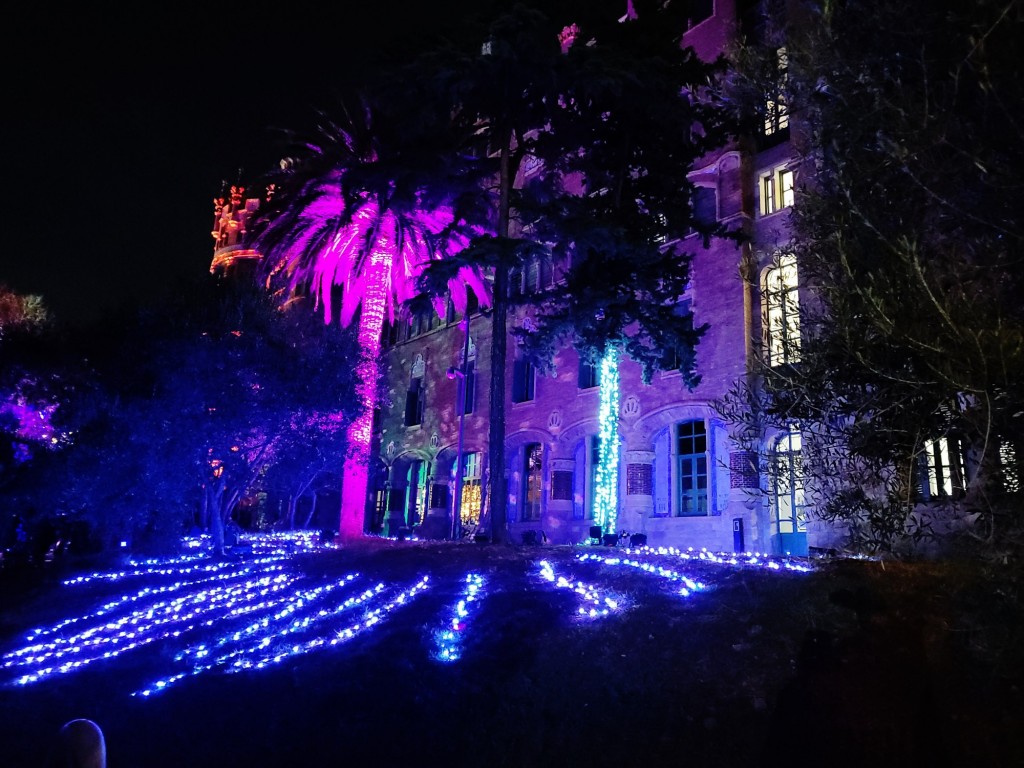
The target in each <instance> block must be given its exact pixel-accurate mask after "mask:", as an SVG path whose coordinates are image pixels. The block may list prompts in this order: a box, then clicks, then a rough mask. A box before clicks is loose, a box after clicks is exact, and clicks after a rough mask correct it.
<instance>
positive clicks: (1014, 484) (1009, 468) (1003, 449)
mask: <svg viewBox="0 0 1024 768" xmlns="http://www.w3.org/2000/svg"><path fill="white" fill-rule="evenodd" d="M999 466H1000V468H1001V469H1002V472H1003V490H1004V491H1006V492H1007V493H1020V464H1019V463H1018V460H1017V447H1016V446H1015V445H1014V444H1013V443H1011V442H1009V441H1008V440H1003V441H1001V442H1000V443H999Z"/></svg>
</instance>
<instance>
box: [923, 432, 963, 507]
mask: <svg viewBox="0 0 1024 768" xmlns="http://www.w3.org/2000/svg"><path fill="white" fill-rule="evenodd" d="M924 464H925V474H926V482H925V483H924V489H925V490H926V492H927V498H928V499H949V498H952V497H953V496H954V495H955V494H956V495H958V494H960V493H961V492H962V491H963V489H964V477H965V475H964V458H963V452H962V450H961V448H960V441H959V440H957V439H956V438H947V437H940V438H938V439H936V440H925V441H924Z"/></svg>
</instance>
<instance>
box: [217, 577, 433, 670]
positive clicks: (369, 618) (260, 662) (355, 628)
mask: <svg viewBox="0 0 1024 768" xmlns="http://www.w3.org/2000/svg"><path fill="white" fill-rule="evenodd" d="M429 580H430V577H429V576H424V577H423V578H422V579H420V580H419V581H418V582H416V583H415V584H414V585H413V586H411V587H409V588H408V589H406V590H403V591H402V592H400V593H399V594H398V595H396V596H395V597H393V598H392V599H391V600H389V601H388V602H386V603H385V604H384V605H381V606H379V607H377V608H374V609H373V610H370V611H367V612H366V613H365V614H364V615H363V619H362V620H361V621H357V622H356V623H355V624H350V625H349V626H347V627H345V628H344V629H340V630H335V631H334V632H333V633H332V634H331V635H321V636H319V637H314V638H313V639H311V640H307V641H306V642H304V643H298V644H295V645H291V646H288V647H286V648H283V649H281V650H279V651H277V652H276V653H268V654H265V655H263V656H261V657H259V658H258V659H249V658H239V659H236V660H235V661H233V662H232V664H231V668H230V670H231V671H240V670H243V669H264V668H265V667H268V666H270V665H272V664H277V663H279V662H281V661H284V660H285V659H287V658H291V657H292V656H298V655H301V654H303V653H309V652H310V651H314V650H317V649H319V648H330V647H332V646H335V645H338V644H340V643H344V642H346V641H348V640H351V639H352V638H353V637H355V636H356V635H359V634H361V633H363V632H365V631H366V630H368V629H370V628H371V627H374V626H376V625H377V624H379V623H380V622H381V621H382V620H383V619H384V618H386V617H387V615H388V614H390V613H391V612H392V611H393V610H395V609H396V608H400V607H401V606H403V605H408V603H409V602H410V601H411V600H412V599H413V598H414V597H416V596H418V595H419V593H420V592H422V591H423V590H425V589H426V588H427V587H428V586H429ZM260 646H261V647H260V648H258V649H256V650H262V649H263V648H268V647H269V646H270V643H268V642H266V641H264V642H262V643H261V644H260ZM248 655H252V654H246V656H248Z"/></svg>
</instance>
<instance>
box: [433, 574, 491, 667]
mask: <svg viewBox="0 0 1024 768" xmlns="http://www.w3.org/2000/svg"><path fill="white" fill-rule="evenodd" d="M483 587H484V579H483V577H482V576H481V575H480V574H478V573H468V574H466V578H465V581H464V587H463V589H462V593H461V595H460V597H459V600H458V602H457V603H455V605H454V606H452V608H451V610H450V612H449V613H450V616H451V618H450V619H449V620H448V622H447V623H446V624H445V625H444V626H443V627H442V628H441V629H439V630H437V631H435V632H434V643H435V645H436V646H437V650H436V651H435V653H434V659H436V660H437V661H443V662H452V661H458V660H459V659H460V658H461V657H462V637H463V631H464V630H465V629H466V624H467V622H468V621H469V613H470V608H471V606H472V604H473V603H475V602H477V600H479V598H480V597H481V595H480V592H481V590H482V589H483Z"/></svg>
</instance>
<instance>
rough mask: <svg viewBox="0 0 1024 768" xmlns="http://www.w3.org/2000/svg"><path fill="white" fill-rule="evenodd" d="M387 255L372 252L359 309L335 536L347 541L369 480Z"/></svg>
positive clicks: (359, 524) (359, 522)
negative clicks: (355, 401)
mask: <svg viewBox="0 0 1024 768" xmlns="http://www.w3.org/2000/svg"><path fill="white" fill-rule="evenodd" d="M391 258H392V255H391V254H390V253H385V252H384V251H381V250H375V251H374V252H373V253H372V254H371V256H370V260H371V262H373V264H372V266H371V268H370V269H371V270H372V272H371V274H369V275H368V276H367V281H366V295H365V296H364V297H363V300H362V306H361V308H360V310H359V335H358V338H359V347H360V350H361V354H360V358H361V359H360V361H359V363H358V365H357V366H356V372H357V375H358V381H359V383H358V384H357V385H356V388H357V390H358V392H359V395H360V399H361V400H362V406H363V409H362V411H361V413H360V414H359V415H358V416H357V417H356V418H355V419H354V420H353V421H352V424H351V425H350V426H349V429H348V452H347V454H346V456H345V461H344V464H343V467H342V473H341V477H342V481H341V514H340V516H339V520H338V537H339V538H341V539H342V540H351V539H357V538H359V537H361V536H362V535H363V533H364V529H365V521H366V499H367V492H368V482H369V477H370V437H371V432H372V430H373V409H374V406H375V405H376V402H377V375H378V359H377V358H378V355H379V353H380V335H381V330H382V329H383V327H384V312H385V302H386V300H387V287H386V281H387V275H388V273H389V272H390V269H391Z"/></svg>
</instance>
